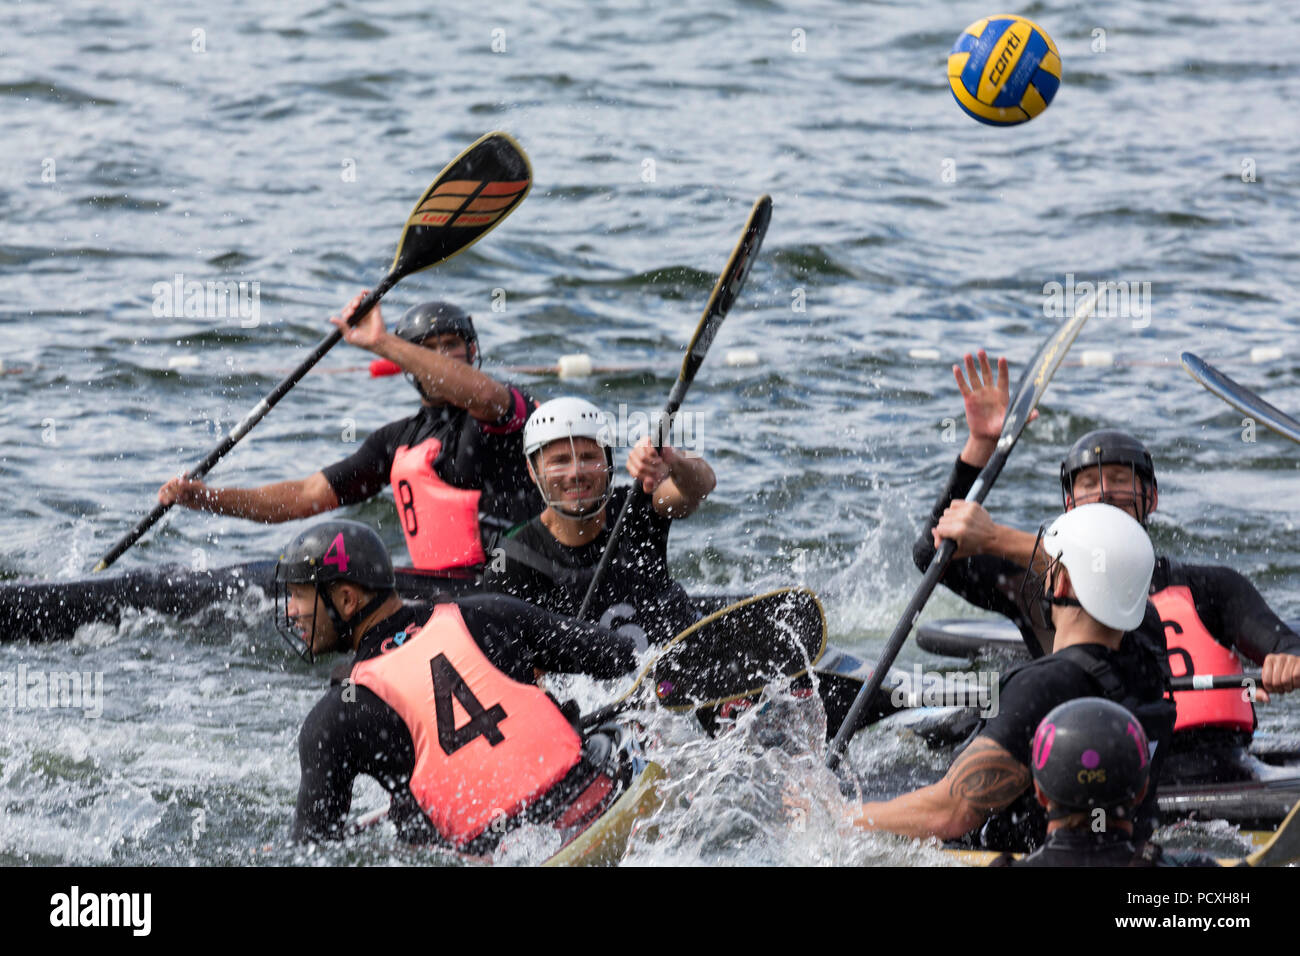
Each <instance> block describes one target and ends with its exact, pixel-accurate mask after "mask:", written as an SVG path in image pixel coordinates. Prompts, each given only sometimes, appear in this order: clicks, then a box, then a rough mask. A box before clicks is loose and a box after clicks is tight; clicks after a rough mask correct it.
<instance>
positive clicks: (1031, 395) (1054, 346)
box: [826, 295, 1097, 770]
mask: <svg viewBox="0 0 1300 956" xmlns="http://www.w3.org/2000/svg"><path fill="white" fill-rule="evenodd" d="M1096 304H1097V299H1096V296H1095V295H1093V296H1089V297H1088V298H1087V299H1085V300H1084V301H1083V302H1082V303H1080V304H1079V307H1078V308H1077V309H1075V312H1074V315H1072V316H1071V317H1069V318H1068V319H1066V320H1065V321H1064V322H1062V323H1061V325H1060V326H1058V327H1057V329H1056V330H1055V331H1054V332H1053V333H1052V334H1051V336H1050V337H1049V338H1048V339H1047V341H1046V342H1044V343H1043V344H1042V346H1041V347H1040V348H1039V349H1038V353H1037V354H1036V355H1035V356H1034V359H1033V361H1032V362H1030V363H1029V367H1028V368H1027V369H1026V370H1025V374H1024V378H1023V379H1021V381H1020V385H1019V386H1018V387H1017V389H1016V394H1015V397H1014V398H1012V400H1011V404H1010V406H1009V407H1008V408H1007V413H1006V415H1005V416H1004V418H1003V421H1002V433H1001V435H999V436H998V444H997V448H996V449H995V450H994V452H993V457H992V458H990V459H989V461H988V464H986V465H985V466H984V467H983V469H981V470H980V473H979V477H977V478H976V479H975V484H973V485H972V486H971V489H970V491H969V492H968V493H967V494H966V500H967V501H973V502H975V503H976V504H981V503H983V501H984V499H985V497H986V496H987V495H988V493H989V490H990V489H991V488H992V487H993V482H995V481H997V478H998V475H1000V474H1001V473H1002V467H1003V466H1004V465H1005V464H1006V463H1007V458H1008V457H1010V455H1011V450H1012V449H1013V448H1015V447H1016V442H1017V441H1019V440H1020V435H1021V433H1022V432H1023V431H1024V430H1025V426H1026V425H1028V424H1029V418H1030V416H1031V415H1032V414H1033V412H1034V409H1035V408H1037V407H1038V401H1039V399H1041V398H1042V397H1043V393H1044V392H1046V391H1047V385H1048V383H1049V382H1050V381H1051V380H1052V375H1053V374H1054V373H1055V372H1056V370H1057V368H1058V367H1060V364H1061V362H1062V361H1063V360H1064V359H1065V353H1066V352H1068V351H1069V350H1070V346H1071V345H1072V344H1073V343H1074V340H1075V339H1076V338H1077V337H1078V335H1079V331H1080V330H1081V329H1082V328H1083V324H1084V323H1085V322H1086V321H1088V318H1089V316H1091V315H1092V312H1093V309H1094V308H1095V307H1096ZM956 551H957V542H955V541H953V540H951V539H948V538H945V539H944V541H943V543H942V544H941V545H940V546H939V550H938V551H937V552H936V553H935V555H934V557H933V558H931V559H930V566H929V567H928V568H926V571H925V577H924V578H922V579H921V583H920V585H919V586H918V587H917V589H916V591H915V593H913V594H912V599H911V600H910V601H908V603H907V609H906V610H905V611H904V612H903V616H902V617H901V618H900V619H899V621H898V624H897V625H896V626H895V627H894V631H893V633H892V634H890V635H889V641H888V643H886V644H885V651H884V653H883V654H881V655H880V660H878V661H877V662H876V668H875V670H873V671H872V672H871V677H870V679H869V680H868V681H867V682H866V684H865V685H863V687H862V689H861V690H860V691H858V696H857V698H856V699H855V700H854V701H853V706H852V707H851V708H849V712H848V715H847V716H846V717H845V718H844V723H842V724H840V729H839V732H838V733H837V734H836V735H835V739H834V740H832V741H831V745H830V747H829V748H828V750H827V752H826V766H827V767H828V768H830V769H831V770H834V769H835V767H836V766H837V765H838V764H839V762H840V755H841V754H843V752H844V748H845V747H846V746H847V745H848V742H849V738H850V737H852V736H853V733H854V731H856V730H857V728H858V721H859V720H861V719H862V714H863V713H864V712H865V711H866V709H867V708H868V707H869V706H871V704H872V703H873V702H874V701H875V698H876V694H877V693H879V692H880V686H881V684H882V683H883V682H884V679H885V675H886V674H887V673H888V672H889V668H890V667H892V666H893V665H894V660H895V659H896V658H897V657H898V652H899V651H901V650H902V649H903V644H904V642H906V640H907V636H908V635H909V634H910V633H911V632H912V627H913V626H914V625H915V624H916V619H917V617H918V616H919V615H920V613H921V609H922V608H924V607H925V603H926V601H928V600H930V595H931V594H933V593H934V589H935V587H936V586H937V585H938V584H939V579H940V578H942V577H943V574H944V572H945V571H946V570H948V565H949V563H950V562H951V561H952V556H953V554H954V553H956Z"/></svg>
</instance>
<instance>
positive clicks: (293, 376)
mask: <svg viewBox="0 0 1300 956" xmlns="http://www.w3.org/2000/svg"><path fill="white" fill-rule="evenodd" d="M398 278H399V277H397V276H394V275H393V274H392V273H391V272H390V273H389V274H388V275H387V276H385V277H384V281H382V282H381V283H379V285H378V286H377V287H376V288H375V289H374V290H373V291H372V292H371V293H370V294H369V295H367V296H366V297H365V298H364V299H362V300H361V304H360V305H359V306H357V309H356V311H355V312H353V313H352V317H351V318H350V319H349V320H348V324H349V325H352V324H354V323H356V322H358V321H360V320H361V318H362V317H364V316H365V315H366V314H367V313H369V312H370V310H371V309H373V308H374V307H375V306H376V305H377V304H378V303H379V300H380V299H382V298H383V297H384V295H385V293H387V292H388V290H389V289H391V288H392V287H393V286H394V285H395V284H396V283H397V280H398ZM341 338H343V332H342V330H341V329H335V330H334V331H333V332H331V333H330V334H329V335H327V336H325V338H323V339H322V340H321V342H320V344H319V345H317V346H316V347H315V348H314V349H312V351H311V354H310V355H308V356H307V357H306V358H305V359H303V360H302V362H301V363H300V364H299V365H298V367H297V368H295V369H294V370H293V371H292V372H290V373H289V375H288V376H287V377H286V378H285V379H284V381H282V382H281V383H280V384H279V385H277V386H276V387H275V388H274V389H272V390H271V394H269V395H267V396H266V398H264V399H262V400H261V401H260V402H258V403H257V404H256V405H255V406H253V409H252V411H250V412H249V413H248V414H247V415H245V416H244V418H243V421H241V422H240V423H239V424H238V425H236V426H235V427H234V428H232V429H231V430H230V433H229V434H227V435H226V437H225V438H224V439H222V441H221V443H220V444H218V445H217V446H216V447H215V448H213V449H212V451H210V452H208V454H207V457H205V458H204V459H203V460H202V461H201V462H199V463H198V464H197V465H195V466H194V467H193V468H191V469H190V470H189V471H188V472H186V474H185V477H186V478H189V479H190V480H195V479H198V478H202V477H203V476H204V475H206V474H207V473H208V472H209V471H210V470H211V469H212V466H213V465H215V464H216V463H217V462H219V461H220V460H221V459H222V458H224V457H226V454H227V453H228V452H229V451H230V449H232V448H234V447H235V446H236V445H237V444H239V442H240V440H241V439H242V438H243V437H244V436H245V435H247V434H248V433H249V432H250V431H252V429H253V426H254V425H256V424H257V423H258V422H260V421H261V420H262V419H263V418H265V417H266V414H267V412H269V411H270V410H271V409H273V408H275V406H276V405H277V404H278V403H279V401H280V399H282V398H284V396H285V395H287V394H289V391H290V390H291V389H292V388H293V387H294V386H295V385H297V384H298V382H299V381H301V380H302V377H303V376H304V375H306V374H307V373H308V372H310V371H311V370H312V367H313V366H314V365H315V364H316V363H317V362H319V361H320V360H321V359H322V358H324V357H325V353H326V352H328V351H329V350H330V349H332V348H334V346H335V345H337V344H338V342H339V340H340V339H341ZM170 508H171V505H165V504H163V503H162V502H159V503H158V504H156V505H154V508H153V510H152V511H150V512H149V513H148V514H147V515H145V516H144V517H143V518H141V519H140V521H139V522H138V523H137V524H136V526H135V527H134V528H132V529H131V530H130V531H128V532H127V533H126V534H125V535H124V536H123V537H122V539H121V540H119V541H118V542H117V544H115V545H113V548H112V550H110V551H109V552H108V554H106V555H104V557H103V558H102V559H101V560H100V562H99V564H97V565H96V566H95V570H96V571H102V570H104V569H105V568H107V567H108V566H109V565H110V564H112V563H113V562H114V561H116V560H117V559H118V558H120V557H121V556H122V554H123V552H125V551H126V549H127V548H129V547H131V545H133V544H135V543H136V542H137V541H139V540H140V538H141V537H142V536H143V535H144V533H145V532H146V531H148V530H149V529H150V528H152V527H153V526H154V525H155V524H156V523H157V522H158V519H159V518H161V517H162V516H163V515H165V514H166V513H167V512H168V510H169V509H170Z"/></svg>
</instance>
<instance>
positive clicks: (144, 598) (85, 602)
mask: <svg viewBox="0 0 1300 956" xmlns="http://www.w3.org/2000/svg"><path fill="white" fill-rule="evenodd" d="M396 574H397V589H398V591H399V593H401V595H402V597H403V598H405V599H407V600H413V601H422V600H431V599H432V598H434V597H436V596H437V595H439V594H452V595H457V594H465V593H467V592H469V591H473V590H475V589H477V587H478V583H477V580H476V579H475V578H474V577H472V576H470V575H453V574H446V573H441V572H429V571H417V570H415V569H414V568H397V569H396ZM274 575H275V562H274V561H250V562H248V563H246V564H234V565H230V566H229V567H224V568H214V569H212V570H208V571H194V570H191V569H189V568H186V567H184V566H182V565H165V566H163V567H160V568H151V569H146V570H139V571H129V572H127V573H126V574H115V575H111V576H110V575H97V576H95V577H89V578H81V579H78V580H75V581H30V580H17V581H6V582H4V583H3V584H0V621H3V622H4V626H3V629H2V630H0V642H10V641H36V642H42V641H65V640H70V639H71V638H72V637H73V636H74V635H75V634H76V633H77V629H78V628H80V627H82V626H83V625H86V624H92V623H95V622H99V621H103V622H106V623H109V624H112V625H117V624H118V623H119V622H120V621H121V619H122V614H123V613H124V612H126V611H130V610H135V611H157V612H159V613H161V614H168V615H172V616H175V617H188V616H189V615H191V614H195V613H197V612H199V611H201V610H203V609H204V608H206V607H209V606H211V605H213V604H218V603H222V602H233V601H238V600H241V599H244V598H245V597H246V596H247V595H249V594H250V591H251V589H253V588H257V589H260V590H261V591H262V592H263V593H265V594H268V595H269V594H270V593H271V584H272V581H273V578H274Z"/></svg>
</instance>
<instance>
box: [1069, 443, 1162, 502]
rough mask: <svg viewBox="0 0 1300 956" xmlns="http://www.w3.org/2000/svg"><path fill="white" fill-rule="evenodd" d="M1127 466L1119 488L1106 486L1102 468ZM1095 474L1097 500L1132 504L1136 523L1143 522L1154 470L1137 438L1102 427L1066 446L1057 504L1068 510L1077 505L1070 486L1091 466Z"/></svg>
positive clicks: (1151, 493)
mask: <svg viewBox="0 0 1300 956" xmlns="http://www.w3.org/2000/svg"><path fill="white" fill-rule="evenodd" d="M1107 465H1124V466H1127V467H1128V470H1129V475H1128V480H1127V481H1126V482H1124V484H1123V486H1122V487H1121V488H1116V487H1115V486H1113V485H1112V486H1111V487H1110V488H1107V484H1106V473H1105V467H1106V466H1107ZM1094 468H1095V469H1096V473H1097V491H1098V498H1097V500H1098V501H1100V502H1102V503H1104V504H1109V505H1114V506H1115V507H1117V508H1119V509H1121V510H1123V509H1124V506H1125V505H1126V504H1128V503H1129V502H1132V503H1133V510H1134V512H1135V513H1136V517H1137V520H1138V522H1139V523H1140V524H1143V525H1145V524H1146V523H1147V519H1148V518H1149V517H1150V516H1151V512H1152V510H1153V509H1154V508H1155V502H1156V491H1157V485H1156V469H1155V463H1154V462H1153V461H1152V460H1151V453H1150V452H1148V451H1147V449H1146V446H1145V445H1143V444H1142V443H1141V442H1140V441H1138V440H1137V439H1136V438H1134V437H1133V436H1132V435H1129V434H1127V433H1125V432H1121V431H1115V430H1109V429H1102V430H1099V431H1093V432H1089V433H1088V434H1086V435H1084V436H1083V437H1081V438H1080V439H1079V440H1078V441H1076V442H1075V443H1074V445H1073V446H1072V447H1071V448H1070V451H1069V453H1068V454H1067V455H1066V456H1065V460H1064V461H1063V462H1061V505H1062V507H1063V508H1064V510H1066V511H1069V510H1071V509H1072V508H1076V507H1078V505H1079V500H1078V495H1076V494H1075V491H1074V486H1075V483H1076V482H1077V481H1078V478H1079V476H1080V475H1081V474H1084V473H1085V472H1087V471H1090V470H1091V469H1094Z"/></svg>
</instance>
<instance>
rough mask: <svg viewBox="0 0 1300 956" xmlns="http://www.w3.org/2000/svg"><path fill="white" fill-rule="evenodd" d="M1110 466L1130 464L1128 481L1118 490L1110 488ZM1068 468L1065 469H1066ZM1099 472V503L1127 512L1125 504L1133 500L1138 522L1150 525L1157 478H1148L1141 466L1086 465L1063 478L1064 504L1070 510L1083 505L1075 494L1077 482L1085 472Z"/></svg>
mask: <svg viewBox="0 0 1300 956" xmlns="http://www.w3.org/2000/svg"><path fill="white" fill-rule="evenodd" d="M1107 465H1127V466H1128V469H1129V478H1128V481H1127V482H1125V483H1123V484H1121V485H1120V486H1119V488H1118V489H1117V488H1116V487H1115V486H1113V485H1112V486H1109V487H1108V486H1107V484H1106V473H1105V470H1104V469H1105V467H1106V466H1107ZM1062 468H1064V466H1062ZM1094 468H1095V469H1096V471H1097V489H1098V497H1097V500H1098V501H1100V502H1102V503H1103V504H1108V505H1114V506H1115V507H1116V508H1119V509H1121V510H1123V508H1124V505H1125V504H1127V503H1128V502H1130V501H1132V502H1133V506H1134V509H1133V510H1134V511H1136V512H1137V520H1138V522H1139V523H1141V524H1144V525H1145V524H1146V523H1147V519H1148V518H1149V517H1151V509H1152V506H1153V505H1154V504H1155V497H1156V495H1155V487H1156V484H1155V476H1154V475H1153V476H1151V478H1150V480H1149V481H1148V478H1147V476H1146V475H1144V474H1143V473H1142V472H1140V471H1139V470H1138V467H1137V465H1135V464H1133V463H1132V462H1118V461H1108V462H1101V461H1099V462H1097V463H1096V464H1093V465H1086V466H1084V467H1083V468H1080V469H1078V470H1077V471H1074V472H1071V473H1070V474H1068V475H1066V474H1064V473H1063V474H1062V476H1061V504H1062V505H1063V506H1064V508H1065V510H1066V511H1070V510H1071V509H1073V508H1077V507H1078V506H1079V500H1078V496H1077V495H1076V494H1075V492H1074V485H1075V482H1076V481H1078V479H1079V476H1080V475H1082V474H1083V473H1084V472H1085V471H1088V470H1092V469H1094Z"/></svg>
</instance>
